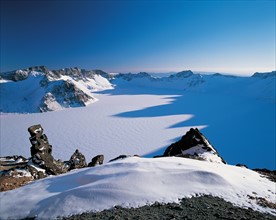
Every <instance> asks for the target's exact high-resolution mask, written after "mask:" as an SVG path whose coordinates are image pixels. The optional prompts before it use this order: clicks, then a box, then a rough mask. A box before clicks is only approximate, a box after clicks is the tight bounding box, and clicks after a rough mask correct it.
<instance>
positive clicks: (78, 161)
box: [69, 149, 87, 170]
mask: <svg viewBox="0 0 276 220" xmlns="http://www.w3.org/2000/svg"><path fill="white" fill-rule="evenodd" d="M69 165H70V168H69V170H73V169H79V168H84V167H87V164H86V160H85V156H84V155H83V154H82V153H81V152H79V150H78V149H76V151H75V152H74V153H73V155H72V156H71V158H70V160H69Z"/></svg>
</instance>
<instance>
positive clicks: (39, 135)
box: [28, 125, 68, 175]
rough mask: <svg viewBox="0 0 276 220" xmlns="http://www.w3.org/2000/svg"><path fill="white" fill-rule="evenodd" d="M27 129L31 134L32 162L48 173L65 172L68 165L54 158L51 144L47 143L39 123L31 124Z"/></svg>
mask: <svg viewBox="0 0 276 220" xmlns="http://www.w3.org/2000/svg"><path fill="white" fill-rule="evenodd" d="M28 131H29V133H30V135H31V137H30V142H31V144H32V146H31V156H32V159H31V160H32V162H33V163H34V164H35V165H38V166H39V167H40V168H42V169H45V171H46V173H47V174H49V175H58V174H61V173H65V172H67V171H68V166H66V165H65V164H64V163H63V162H61V161H57V160H55V159H54V157H53V156H52V145H50V144H49V142H48V138H47V136H46V135H45V134H43V128H42V127H41V125H33V126H31V127H29V128H28Z"/></svg>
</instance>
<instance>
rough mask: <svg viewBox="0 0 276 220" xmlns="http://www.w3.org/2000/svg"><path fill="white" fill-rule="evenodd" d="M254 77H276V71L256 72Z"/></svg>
mask: <svg viewBox="0 0 276 220" xmlns="http://www.w3.org/2000/svg"><path fill="white" fill-rule="evenodd" d="M252 77H260V78H262V79H266V78H268V77H276V71H271V72H266V73H259V72H256V73H254V74H253V75H252Z"/></svg>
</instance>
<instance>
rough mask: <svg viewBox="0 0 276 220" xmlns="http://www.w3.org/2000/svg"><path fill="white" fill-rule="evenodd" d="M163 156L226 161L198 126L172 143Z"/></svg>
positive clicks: (217, 161) (218, 161)
mask: <svg viewBox="0 0 276 220" xmlns="http://www.w3.org/2000/svg"><path fill="white" fill-rule="evenodd" d="M163 156H165V157H171V156H176V157H186V158H192V159H198V160H205V161H210V162H216V163H226V162H225V161H224V159H222V157H220V156H219V154H218V152H217V151H216V149H215V148H214V147H213V146H212V145H211V144H210V142H209V141H208V140H207V139H206V138H205V137H204V135H203V134H202V133H200V131H199V130H198V129H197V128H195V129H194V128H191V129H190V130H189V131H188V132H187V133H186V134H185V135H184V136H182V138H181V139H180V140H179V141H177V142H175V143H173V144H171V145H170V146H169V147H168V148H167V149H166V150H165V152H164V154H163Z"/></svg>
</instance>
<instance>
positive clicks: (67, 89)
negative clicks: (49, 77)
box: [40, 80, 96, 112]
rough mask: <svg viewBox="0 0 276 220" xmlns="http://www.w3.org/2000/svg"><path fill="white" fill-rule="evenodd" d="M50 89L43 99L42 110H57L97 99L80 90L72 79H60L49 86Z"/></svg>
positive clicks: (79, 105) (80, 105)
mask: <svg viewBox="0 0 276 220" xmlns="http://www.w3.org/2000/svg"><path fill="white" fill-rule="evenodd" d="M48 90H49V91H50V92H47V93H46V94H45V95H44V97H43V99H42V101H41V105H40V106H41V107H40V112H47V111H56V110H61V109H62V108H69V107H82V106H86V104H87V103H90V102H93V101H95V100H96V99H95V98H94V97H93V96H90V95H88V94H86V93H85V92H83V91H82V90H80V89H79V88H78V87H77V86H76V85H75V84H74V83H73V82H71V81H70V80H67V81H59V82H54V83H52V85H51V86H48Z"/></svg>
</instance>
